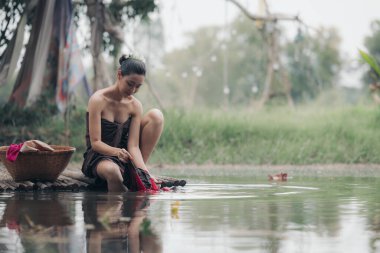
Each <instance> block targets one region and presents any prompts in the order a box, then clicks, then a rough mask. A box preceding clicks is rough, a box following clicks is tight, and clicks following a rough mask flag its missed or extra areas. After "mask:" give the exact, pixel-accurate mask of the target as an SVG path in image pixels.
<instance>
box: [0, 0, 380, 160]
mask: <svg viewBox="0 0 380 253" xmlns="http://www.w3.org/2000/svg"><path fill="white" fill-rule="evenodd" d="M25 3H26V2H25V1H21V0H20V1H12V0H7V1H4V2H2V4H0V11H2V13H3V14H4V13H5V14H4V15H5V16H4V17H5V18H6V20H7V24H9V26H8V25H4V26H1V29H0V32H1V34H0V35H1V36H0V55H1V57H4V55H3V53H4V50H5V48H6V45H7V43H8V42H9V40H10V38H11V36H12V31H13V30H14V28H15V26H16V24H17V22H18V19H19V17H20V14H21V13H22V11H23V9H24V8H25ZM88 3H89V1H75V5H74V7H75V13H76V14H75V15H76V21H77V22H78V20H79V19H83V18H88V17H86V15H85V13H86V8H87V7H86V4H88ZM125 3H128V4H127V7H126V8H122V7H123V6H124V5H123V4H125ZM142 3H143V2H142V1H125V2H123V1H108V2H106V3H102V4H103V5H104V7H105V8H106V9H107V11H108V13H110V15H112V17H113V18H114V22H115V25H116V26H117V25H120V26H121V27H122V28H123V29H129V28H128V27H130V25H132V26H133V31H134V32H133V36H134V45H132V46H133V48H136V49H137V51H139V52H143V54H144V56H145V58H146V60H147V65H148V70H149V72H148V76H147V79H148V81H149V83H151V84H152V86H149V87H148V86H146V85H145V87H143V88H142V90H141V91H140V92H139V94H137V96H138V98H139V99H140V100H141V101H142V102H143V104H144V108H145V109H149V108H150V107H161V108H162V109H163V110H164V113H165V118H166V127H165V131H164V133H163V136H162V138H161V141H160V143H159V146H158V148H157V151H156V152H155V153H154V155H153V157H152V163H156V164H157V163H165V164H168V163H176V164H177V163H197V164H202V163H218V164H225V163H241V164H247V163H249V164H310V163H377V162H380V161H379V160H380V158H379V157H378V156H377V153H376V151H377V150H379V147H378V146H379V145H380V144H378V143H379V141H378V140H379V137H380V136H379V123H380V111H379V110H380V109H379V108H377V107H376V106H374V105H372V103H373V102H372V100H371V98H370V97H369V90H368V85H369V84H371V83H374V82H375V83H376V82H378V80H379V76H378V75H377V74H376V73H374V72H373V71H372V70H370V68H368V67H367V70H368V71H367V72H366V73H365V75H364V76H363V81H362V86H361V88H360V87H359V86H360V85H359V84H358V87H356V88H352V87H351V88H350V87H346V88H344V87H341V86H339V84H340V78H341V77H340V74H341V73H342V68H343V66H344V65H345V64H347V59H345V58H344V57H342V55H341V51H340V50H341V48H340V36H339V31H337V30H336V29H334V28H333V27H319V28H317V29H315V30H313V31H311V30H310V29H309V28H308V27H307V26H304V25H299V27H298V32H297V34H296V36H295V37H294V38H289V37H286V36H285V32H284V33H283V35H282V37H281V40H280V48H279V51H280V58H281V59H282V60H283V62H284V67H285V70H286V72H287V74H288V75H289V79H290V81H291V83H292V88H291V96H292V99H293V100H294V101H295V108H294V109H291V108H283V105H284V104H285V97H283V96H275V94H274V96H273V99H271V100H270V102H269V103H268V105H267V106H266V107H265V108H263V109H261V110H259V109H257V108H256V107H255V103H256V102H257V101H258V100H259V99H260V97H261V95H262V93H263V90H264V83H265V72H266V64H267V62H268V56H267V55H266V53H265V47H267V46H268V45H266V43H265V39H264V34H263V30H262V29H260V28H258V27H256V26H255V25H254V23H252V21H251V20H249V19H247V18H245V17H244V16H243V15H242V16H239V17H237V18H236V19H235V20H233V22H232V23H231V24H229V26H228V33H227V32H226V27H221V26H211V27H202V28H200V29H198V30H195V31H193V32H191V33H189V34H188V35H187V38H188V40H187V43H186V45H185V46H184V47H183V48H179V49H176V50H174V51H171V52H164V47H163V44H164V43H165V41H164V38H163V36H162V34H163V29H164V27H163V26H162V23H161V21H160V16H159V15H158V10H159V6H157V5H156V1H147V2H146V3H148V5H147V6H145V5H144V4H142ZM12 10H13V11H12ZM133 10H134V11H133ZM153 14H157V15H153ZM126 22H130V23H129V24H128V25H126ZM29 24H30V22H29ZM279 27H280V28H281V26H279ZM27 30H28V29H27ZM280 30H281V29H280ZM128 31H130V30H128ZM128 31H127V32H128ZM109 36H110V35H109V34H107V33H104V36H103V44H102V46H103V47H104V53H105V54H107V55H108V57H110V58H109V59H111V60H110V61H109V62H114V59H115V57H118V56H119V54H120V51H119V50H120V49H121V45H120V44H118V43H119V42H117V41H114V40H113V39H112V38H111V37H109ZM90 43H91V41H86V42H85V43H84V45H82V46H83V52H84V53H85V54H86V53H87V54H89V52H88V47H89V44H90ZM365 45H366V48H365V49H363V50H365V51H367V52H368V53H369V54H371V55H372V56H373V57H374V59H375V60H376V61H377V62H380V47H379V45H380V21H379V20H377V21H376V20H375V21H373V23H372V25H371V34H369V35H368V36H367V37H366V38H365ZM358 59H359V55H358ZM109 66H110V67H109V69H110V70H111V71H114V68H115V66H116V64H113V63H112V64H109ZM90 69H91V68H89V70H88V71H89V73H88V74H89V75H88V76H92V75H93V73H92V72H91V70H90ZM111 73H113V72H111ZM89 81H91V80H89ZM282 82H283V80H282V79H281V78H279V77H276V78H275V81H274V93H276V91H279V92H280V91H281V89H283V87H282ZM104 85H105V86H107V85H108V84H104ZM11 90H12V87H11V85H9V84H0V104H1V107H0V120H1V127H0V145H9V144H10V143H15V142H20V141H24V140H27V139H41V140H44V141H46V142H48V143H52V144H58V143H61V144H68V145H72V146H75V147H76V148H77V152H76V155H75V157H74V158H75V159H76V160H77V161H79V160H80V159H81V154H82V153H83V151H84V148H85V143H84V134H85V121H84V120H85V116H84V115H85V110H86V109H85V107H86V103H87V100H88V97H87V96H86V95H85V94H84V93H83V91H82V90H80V89H78V90H77V91H76V93H75V94H73V96H72V97H71V100H70V104H69V105H68V107H67V110H66V111H65V112H64V113H60V114H59V113H58V114H57V108H55V107H54V101H53V100H54V99H53V100H52V96H49V94H45V95H44V96H42V97H41V98H40V99H39V100H38V102H37V103H36V104H35V105H33V106H31V107H29V108H17V107H15V106H14V105H12V104H8V103H7V101H8V96H9V93H10V92H11ZM53 94H54V91H53ZM51 101H53V102H51Z"/></svg>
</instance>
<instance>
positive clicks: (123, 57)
mask: <svg viewBox="0 0 380 253" xmlns="http://www.w3.org/2000/svg"><path fill="white" fill-rule="evenodd" d="M128 58H129V57H127V56H126V55H125V54H123V55H122V56H121V57H120V58H119V64H120V65H121V64H122V63H123V62H124V61H126V60H127V59H128Z"/></svg>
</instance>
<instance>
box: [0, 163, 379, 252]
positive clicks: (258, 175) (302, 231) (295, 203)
mask: <svg viewBox="0 0 380 253" xmlns="http://www.w3.org/2000/svg"><path fill="white" fill-rule="evenodd" d="M170 173H171V176H177V177H181V178H185V179H186V180H187V181H188V184H187V185H186V186H185V187H183V188H182V187H179V188H177V189H175V190H174V191H172V192H162V193H158V194H153V195H148V194H132V193H125V194H107V193H104V192H91V193H89V192H77V193H72V192H59V193H53V192H51V193H49V192H44V193H21V192H19V193H2V194H1V195H0V215H1V216H0V217H1V221H0V252H60V253H63V252H91V253H93V252H102V253H108V252H110V253H116V252H141V251H143V252H168V253H170V252H173V253H178V252H181V253H185V252H197V253H200V252H208V253H209V252H292V253H294V252H302V253H304V252H326V253H327V252H329V253H331V252H380V195H379V193H380V176H379V172H373V171H370V170H363V169H361V170H360V172H358V171H357V170H351V171H344V170H340V171H339V172H331V171H329V172H323V173H319V172H315V171H313V172H308V171H302V172H299V171H298V172H297V171H290V173H289V179H288V181H286V182H273V181H268V178H267V176H266V173H267V171H265V172H263V171H259V172H255V171H254V170H253V171H252V170H249V172H247V170H239V169H234V170H233V172H231V171H229V170H228V169H225V170H223V171H217V170H211V171H208V172H204V171H200V170H198V171H197V170H191V171H190V172H189V171H187V172H186V171H181V172H176V171H174V170H173V171H170Z"/></svg>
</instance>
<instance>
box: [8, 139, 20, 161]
mask: <svg viewBox="0 0 380 253" xmlns="http://www.w3.org/2000/svg"><path fill="white" fill-rule="evenodd" d="M22 145H24V143H23V142H22V143H20V144H11V145H10V146H9V147H8V149H7V154H6V158H7V160H8V161H10V162H14V161H16V159H17V156H18V154H19V153H20V150H21V147H22Z"/></svg>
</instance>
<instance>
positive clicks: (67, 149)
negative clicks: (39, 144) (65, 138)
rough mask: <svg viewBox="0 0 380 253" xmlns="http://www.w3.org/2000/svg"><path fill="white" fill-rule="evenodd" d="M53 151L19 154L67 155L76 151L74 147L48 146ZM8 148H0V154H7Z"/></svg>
mask: <svg viewBox="0 0 380 253" xmlns="http://www.w3.org/2000/svg"><path fill="white" fill-rule="evenodd" d="M49 146H50V147H52V148H53V149H54V151H36V152H25V153H20V155H23V156H25V155H28V156H29V155H56V154H58V153H67V152H74V151H75V150H76V148H75V147H71V146H61V145H49ZM8 147H9V146H0V154H1V155H4V154H6V152H7V149H8Z"/></svg>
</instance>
